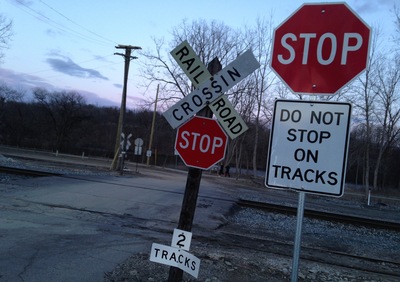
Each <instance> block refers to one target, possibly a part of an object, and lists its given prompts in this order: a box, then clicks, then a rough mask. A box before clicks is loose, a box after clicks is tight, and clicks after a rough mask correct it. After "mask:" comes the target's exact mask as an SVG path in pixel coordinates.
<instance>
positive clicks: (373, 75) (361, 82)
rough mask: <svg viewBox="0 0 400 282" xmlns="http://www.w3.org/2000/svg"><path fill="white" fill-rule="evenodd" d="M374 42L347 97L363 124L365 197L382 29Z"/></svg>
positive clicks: (366, 193) (373, 39)
mask: <svg viewBox="0 0 400 282" xmlns="http://www.w3.org/2000/svg"><path fill="white" fill-rule="evenodd" d="M374 31H375V32H373V36H372V42H371V46H370V54H369V58H368V61H369V64H368V66H367V69H366V71H365V72H364V73H363V74H362V75H361V76H359V77H358V78H357V80H356V81H355V82H354V83H352V84H351V85H350V87H349V88H348V90H349V93H351V95H349V96H348V97H347V98H348V99H349V101H350V102H352V104H353V115H354V116H357V121H358V122H359V123H360V124H361V125H362V128H363V130H361V131H360V132H364V162H363V163H364V177H363V178H364V187H365V198H366V199H367V198H368V195H369V190H370V188H371V187H370V170H371V160H370V159H371V157H370V155H371V142H372V133H371V129H372V125H373V124H374V115H373V112H374V106H375V99H376V92H375V91H373V85H375V84H376V83H377V80H378V77H377V68H378V64H379V61H380V60H381V59H382V54H381V53H380V52H379V47H380V46H379V43H380V29H379V28H376V29H374Z"/></svg>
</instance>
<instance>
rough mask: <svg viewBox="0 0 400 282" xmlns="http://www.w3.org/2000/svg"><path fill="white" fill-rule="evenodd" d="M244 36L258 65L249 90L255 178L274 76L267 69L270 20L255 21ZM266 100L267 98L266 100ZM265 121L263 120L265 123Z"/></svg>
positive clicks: (269, 54) (271, 29) (270, 33)
mask: <svg viewBox="0 0 400 282" xmlns="http://www.w3.org/2000/svg"><path fill="white" fill-rule="evenodd" d="M246 34H247V35H248V36H250V40H251V43H252V44H251V46H252V47H253V52H254V53H255V56H256V58H257V60H258V62H259V63H260V65H261V66H260V68H258V69H257V70H256V71H255V73H254V75H253V76H252V78H253V80H252V83H253V87H252V88H251V91H252V94H251V95H250V97H252V98H253V99H252V100H253V101H254V109H253V111H252V112H251V114H252V116H253V120H254V125H255V127H254V130H255V132H254V135H255V136H254V146H253V156H252V164H253V176H254V177H256V176H257V152H258V145H259V144H258V140H259V129H260V125H261V118H262V117H261V114H262V113H263V111H262V109H263V106H264V105H265V100H266V99H265V95H266V94H267V92H268V90H269V88H270V87H271V86H272V85H273V82H274V78H275V76H272V75H271V73H272V70H271V68H270V67H269V65H270V59H271V47H272V36H273V25H272V20H271V19H269V20H266V19H260V18H259V19H257V22H256V26H255V28H254V29H250V30H248V31H246ZM267 99H268V98H267ZM265 120H266V119H264V121H265Z"/></svg>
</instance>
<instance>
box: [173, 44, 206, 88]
mask: <svg viewBox="0 0 400 282" xmlns="http://www.w3.org/2000/svg"><path fill="white" fill-rule="evenodd" d="M170 54H171V55H172V57H173V58H174V59H175V61H176V62H177V63H178V65H179V66H180V67H181V69H182V70H183V71H184V72H185V74H186V75H187V77H188V78H189V79H190V81H191V82H192V83H193V85H194V86H195V87H196V88H197V87H199V85H200V84H201V83H202V82H204V81H206V80H208V79H210V78H211V74H210V72H209V71H208V70H207V67H206V66H205V65H204V64H203V62H202V61H201V60H200V58H199V57H198V56H197V54H196V53H195V52H194V50H193V48H192V46H190V45H189V43H188V42H187V41H186V40H185V41H183V42H182V43H181V44H179V45H178V46H176V48H175V49H174V50H172V51H171V52H170Z"/></svg>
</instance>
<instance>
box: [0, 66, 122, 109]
mask: <svg viewBox="0 0 400 282" xmlns="http://www.w3.org/2000/svg"><path fill="white" fill-rule="evenodd" d="M2 84H5V85H7V86H9V87H11V88H12V89H15V90H18V91H22V92H23V93H25V97H24V100H25V101H31V100H32V98H33V96H32V89H34V88H44V89H47V90H49V91H59V90H67V91H76V92H78V93H79V94H81V95H82V96H83V97H85V98H86V100H87V102H88V104H93V105H97V106H112V107H117V106H118V105H119V103H117V102H114V101H112V100H109V99H107V98H102V97H100V96H99V95H98V94H96V93H94V92H91V91H85V90H80V89H75V88H68V89H60V88H59V87H55V86H54V85H52V84H50V83H48V82H46V81H45V80H44V79H43V78H41V77H38V76H35V75H31V74H26V73H20V72H15V71H13V70H10V69H4V68H0V85H2Z"/></svg>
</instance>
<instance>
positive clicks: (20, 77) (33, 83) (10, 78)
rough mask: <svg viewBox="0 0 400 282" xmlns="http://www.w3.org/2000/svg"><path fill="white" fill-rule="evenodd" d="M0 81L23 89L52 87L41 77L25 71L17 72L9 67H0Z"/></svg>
mask: <svg viewBox="0 0 400 282" xmlns="http://www.w3.org/2000/svg"><path fill="white" fill-rule="evenodd" d="M0 82H2V83H6V84H7V85H10V86H18V87H20V88H23V89H31V88H35V87H40V88H52V87H53V86H52V85H51V84H49V83H47V82H46V81H45V80H44V79H43V78H41V77H39V76H35V75H32V74H26V73H17V72H15V71H12V70H9V69H3V68H0Z"/></svg>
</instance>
